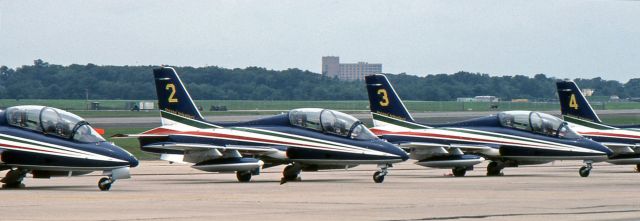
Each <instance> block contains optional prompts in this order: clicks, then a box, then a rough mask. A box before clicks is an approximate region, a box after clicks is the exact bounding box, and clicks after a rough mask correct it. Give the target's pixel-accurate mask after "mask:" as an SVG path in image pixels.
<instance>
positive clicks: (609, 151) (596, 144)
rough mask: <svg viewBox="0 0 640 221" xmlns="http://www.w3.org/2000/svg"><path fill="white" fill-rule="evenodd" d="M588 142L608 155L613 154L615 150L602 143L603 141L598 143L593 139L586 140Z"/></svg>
mask: <svg viewBox="0 0 640 221" xmlns="http://www.w3.org/2000/svg"><path fill="white" fill-rule="evenodd" d="M585 141H586V142H588V143H589V144H590V146H592V147H593V148H592V149H593V150H597V151H601V152H603V153H605V154H607V156H609V157H610V156H613V151H612V150H611V149H609V148H608V147H607V146H605V145H602V144H601V143H598V142H596V141H593V140H588V139H587V140H585Z"/></svg>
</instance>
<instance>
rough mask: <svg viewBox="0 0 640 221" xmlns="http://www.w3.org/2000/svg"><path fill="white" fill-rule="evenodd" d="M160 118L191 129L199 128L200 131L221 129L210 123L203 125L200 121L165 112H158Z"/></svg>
mask: <svg viewBox="0 0 640 221" xmlns="http://www.w3.org/2000/svg"><path fill="white" fill-rule="evenodd" d="M160 116H161V117H162V118H167V119H169V120H172V121H175V122H178V123H181V124H186V125H189V126H192V127H196V128H200V129H207V128H221V127H220V126H217V125H213V124H210V123H205V122H202V121H198V120H195V119H189V118H186V117H183V116H180V115H176V114H172V113H169V112H166V111H160Z"/></svg>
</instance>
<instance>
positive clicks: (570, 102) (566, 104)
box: [556, 80, 601, 123]
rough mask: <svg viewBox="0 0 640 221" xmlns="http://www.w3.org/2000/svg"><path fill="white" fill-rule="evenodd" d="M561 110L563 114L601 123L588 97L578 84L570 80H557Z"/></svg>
mask: <svg viewBox="0 0 640 221" xmlns="http://www.w3.org/2000/svg"><path fill="white" fill-rule="evenodd" d="M556 86H557V88H558V98H559V99H560V111H561V112H562V116H570V117H577V118H580V119H582V120H587V121H591V122H595V123H601V121H600V118H598V115H597V114H596V112H595V111H594V110H593V108H592V107H591V105H590V104H589V101H587V98H586V97H585V96H584V95H583V94H582V91H580V88H579V87H578V85H577V84H576V83H575V82H573V81H570V80H565V81H558V82H556Z"/></svg>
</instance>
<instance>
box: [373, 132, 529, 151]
mask: <svg viewBox="0 0 640 221" xmlns="http://www.w3.org/2000/svg"><path fill="white" fill-rule="evenodd" d="M371 131H373V133H374V134H376V135H377V136H382V135H411V136H422V137H436V138H441V139H449V140H451V139H457V140H465V141H477V142H481V143H501V144H502V143H505V144H513V145H523V144H521V143H514V142H507V141H495V140H488V139H481V138H470V137H462V136H451V135H444V134H436V133H426V132H412V131H402V132H391V131H385V130H380V129H375V128H372V129H371ZM526 145H529V146H538V145H531V144H526ZM540 147H542V146H540Z"/></svg>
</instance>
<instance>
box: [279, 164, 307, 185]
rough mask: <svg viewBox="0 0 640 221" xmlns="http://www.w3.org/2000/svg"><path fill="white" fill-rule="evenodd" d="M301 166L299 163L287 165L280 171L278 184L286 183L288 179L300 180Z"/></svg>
mask: <svg viewBox="0 0 640 221" xmlns="http://www.w3.org/2000/svg"><path fill="white" fill-rule="evenodd" d="M301 170H302V166H300V164H296V163H294V164H290V165H287V166H286V167H285V168H284V170H283V171H282V178H281V179H280V185H282V184H285V183H287V182H288V181H300V180H301V179H300V177H299V176H298V175H300V171H301Z"/></svg>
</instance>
